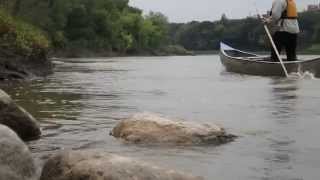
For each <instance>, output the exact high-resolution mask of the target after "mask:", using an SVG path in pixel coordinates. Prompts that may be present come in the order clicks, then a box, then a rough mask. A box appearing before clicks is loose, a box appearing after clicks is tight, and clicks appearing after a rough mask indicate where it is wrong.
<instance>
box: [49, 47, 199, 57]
mask: <svg viewBox="0 0 320 180" xmlns="http://www.w3.org/2000/svg"><path fill="white" fill-rule="evenodd" d="M194 54H195V53H194V52H193V51H189V50H186V49H185V48H184V47H182V46H179V45H168V46H164V47H161V48H157V49H144V50H135V51H128V52H117V51H111V50H105V49H97V50H91V49H87V48H65V49H59V50H52V51H51V52H50V53H49V56H50V57H57V58H92V57H130V56H176V55H179V56H190V55H194Z"/></svg>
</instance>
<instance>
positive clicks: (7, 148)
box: [0, 124, 37, 180]
mask: <svg viewBox="0 0 320 180" xmlns="http://www.w3.org/2000/svg"><path fill="white" fill-rule="evenodd" d="M36 177H37V168H36V166H35V163H34V161H33V159H32V157H31V153H30V151H29V149H28V147H27V146H26V145H25V144H24V143H23V142H22V141H21V140H20V138H19V137H18V136H17V135H16V134H15V133H14V132H13V131H12V130H11V129H9V128H8V127H6V126H3V125H1V124H0V179H1V180H35V179H37V178H36Z"/></svg>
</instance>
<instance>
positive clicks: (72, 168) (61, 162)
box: [40, 151, 203, 180]
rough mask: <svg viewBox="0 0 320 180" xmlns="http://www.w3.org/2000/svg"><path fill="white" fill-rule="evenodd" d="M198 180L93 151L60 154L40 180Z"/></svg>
mask: <svg viewBox="0 0 320 180" xmlns="http://www.w3.org/2000/svg"><path fill="white" fill-rule="evenodd" d="M76 179H79V180H80V179H86V180H202V179H203V178H201V177H194V176H191V175H186V174H185V173H181V172H177V171H174V170H166V169H162V168H159V167H156V166H152V165H150V164H146V163H143V162H139V161H135V160H132V159H130V158H126V157H121V156H118V155H114V154H109V153H102V152H96V151H69V152H61V153H59V154H57V155H55V156H53V157H51V158H50V159H49V160H48V161H47V162H46V164H45V166H44V168H43V170H42V175H41V178H40V180H76Z"/></svg>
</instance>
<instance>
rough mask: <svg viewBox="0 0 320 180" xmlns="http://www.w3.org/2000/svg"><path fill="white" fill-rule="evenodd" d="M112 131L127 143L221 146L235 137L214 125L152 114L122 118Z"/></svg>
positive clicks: (112, 133) (113, 134)
mask: <svg viewBox="0 0 320 180" xmlns="http://www.w3.org/2000/svg"><path fill="white" fill-rule="evenodd" d="M110 134H111V135H112V136H114V137H116V138H120V139H123V140H125V141H126V142H133V143H142V144H169V145H204V144H214V145H218V144H222V143H226V142H229V141H232V140H233V139H234V138H235V136H234V135H230V134H227V133H226V132H225V130H224V129H223V128H221V127H219V126H216V125H213V124H211V125H209V124H196V123H191V122H185V121H180V120H171V119H166V118H163V117H161V116H158V115H155V114H149V113H140V114H136V115H133V116H132V117H130V118H128V119H124V120H122V121H121V122H120V123H119V124H118V125H117V126H116V127H114V128H113V130H112V131H111V133H110Z"/></svg>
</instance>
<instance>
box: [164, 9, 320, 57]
mask: <svg viewBox="0 0 320 180" xmlns="http://www.w3.org/2000/svg"><path fill="white" fill-rule="evenodd" d="M319 19H320V11H316V12H302V13H300V14H299V23H300V28H301V30H302V32H301V33H300V34H299V49H301V50H306V49H311V50H312V51H313V52H316V51H318V50H319V48H318V46H313V44H319V43H320V22H319ZM169 30H170V31H169V36H170V39H171V40H172V42H171V43H174V44H180V45H182V46H184V47H185V48H187V49H189V50H217V49H219V43H220V41H224V42H226V43H228V44H231V45H233V46H235V47H239V48H244V49H248V50H266V49H269V43H268V42H269V41H268V39H267V37H266V33H265V32H264V29H263V26H262V24H261V22H260V21H259V20H258V19H257V18H254V17H248V18H245V19H238V20H231V19H228V18H227V17H226V16H225V15H222V17H221V20H219V21H215V22H208V21H205V22H195V21H194V22H190V23H185V24H171V25H170V28H169ZM319 52H320V51H318V53H319Z"/></svg>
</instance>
